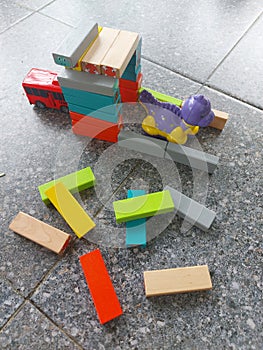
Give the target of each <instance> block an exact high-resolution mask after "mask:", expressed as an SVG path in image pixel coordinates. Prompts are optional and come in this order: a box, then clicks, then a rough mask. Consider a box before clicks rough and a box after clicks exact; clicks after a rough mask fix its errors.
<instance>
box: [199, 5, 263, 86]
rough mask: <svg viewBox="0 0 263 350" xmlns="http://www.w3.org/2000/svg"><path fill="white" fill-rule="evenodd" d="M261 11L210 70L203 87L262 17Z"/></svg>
mask: <svg viewBox="0 0 263 350" xmlns="http://www.w3.org/2000/svg"><path fill="white" fill-rule="evenodd" d="M262 14H263V11H261V13H260V14H259V15H258V16H257V17H256V18H255V19H254V21H253V22H252V23H251V24H250V25H249V27H248V28H247V29H246V30H245V31H244V32H243V34H242V35H241V36H240V38H239V39H238V40H237V41H236V43H235V44H234V45H233V46H232V48H231V49H230V50H229V51H228V52H227V53H226V54H225V56H224V57H223V58H222V59H221V61H220V62H219V63H218V64H217V66H216V67H215V68H214V69H213V70H212V72H211V73H210V74H209V75H208V77H207V78H206V80H205V82H204V83H203V85H205V84H206V82H207V81H208V80H209V79H210V78H211V77H212V75H213V74H214V73H215V72H216V70H217V69H218V68H219V67H220V66H221V64H222V63H224V61H225V60H226V59H227V57H228V56H229V55H230V54H231V53H232V52H233V50H234V49H235V48H236V47H237V45H238V44H239V43H240V41H241V40H242V39H243V38H244V37H246V35H247V34H248V32H249V31H250V29H251V28H252V27H253V26H254V25H255V24H256V23H257V22H258V21H259V19H260V17H261V16H262Z"/></svg>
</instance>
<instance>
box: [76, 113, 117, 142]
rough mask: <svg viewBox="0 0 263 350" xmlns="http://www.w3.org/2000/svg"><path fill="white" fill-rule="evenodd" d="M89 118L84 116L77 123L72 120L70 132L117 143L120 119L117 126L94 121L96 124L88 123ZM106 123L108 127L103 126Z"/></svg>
mask: <svg viewBox="0 0 263 350" xmlns="http://www.w3.org/2000/svg"><path fill="white" fill-rule="evenodd" d="M90 119H95V118H92V117H89V116H84V117H83V118H82V119H80V120H79V121H77V120H74V119H72V131H73V132H74V134H78V135H82V136H88V137H92V138H96V139H99V140H103V141H108V142H118V134H119V132H120V130H121V128H122V118H120V121H119V123H118V124H114V123H110V122H105V121H104V120H100V119H95V120H96V124H93V122H92V123H90ZM105 123H107V124H108V125H105Z"/></svg>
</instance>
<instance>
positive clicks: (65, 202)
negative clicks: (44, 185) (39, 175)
mask: <svg viewBox="0 0 263 350" xmlns="http://www.w3.org/2000/svg"><path fill="white" fill-rule="evenodd" d="M45 193H46V195H47V197H48V199H49V200H50V202H51V203H52V204H53V205H54V207H55V208H56V209H57V211H58V212H59V213H60V215H61V216H62V217H63V218H64V220H65V221H66V222H67V224H68V225H69V226H70V227H71V229H72V230H73V231H74V232H75V234H76V235H77V236H78V238H81V237H83V236H84V235H85V234H86V233H88V232H89V231H90V230H91V229H93V228H94V227H95V226H96V225H95V223H94V222H93V220H92V219H91V218H90V217H89V215H88V214H87V213H86V212H85V210H84V209H83V208H82V206H81V205H80V204H79V203H78V202H77V200H76V199H75V198H74V197H73V196H72V194H71V193H70V192H69V191H68V190H67V188H66V187H65V186H64V185H63V183H62V182H59V183H56V184H55V185H54V186H52V187H50V188H49V189H48V190H46V192H45Z"/></svg>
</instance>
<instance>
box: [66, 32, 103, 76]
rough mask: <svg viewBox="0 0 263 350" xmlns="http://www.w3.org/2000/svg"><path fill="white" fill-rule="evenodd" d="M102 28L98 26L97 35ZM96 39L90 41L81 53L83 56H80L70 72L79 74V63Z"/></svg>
mask: <svg viewBox="0 0 263 350" xmlns="http://www.w3.org/2000/svg"><path fill="white" fill-rule="evenodd" d="M102 29H103V28H102V27H101V26H98V35H99V33H100V32H101V31H102ZM96 39H97V36H96V37H95V38H94V39H93V40H92V41H91V43H90V44H89V46H88V47H87V48H86V49H85V51H84V52H83V54H82V55H81V56H80V58H79V60H78V62H77V63H76V65H75V66H74V68H72V70H76V71H78V72H81V70H82V69H81V62H82V60H83V57H84V56H85V55H86V53H87V52H88V50H89V49H90V48H91V46H92V45H93V44H94V41H95V40H96Z"/></svg>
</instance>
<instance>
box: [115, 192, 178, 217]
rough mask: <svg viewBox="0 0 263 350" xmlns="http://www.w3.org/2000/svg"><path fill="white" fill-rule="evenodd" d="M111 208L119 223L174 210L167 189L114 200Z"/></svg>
mask: <svg viewBox="0 0 263 350" xmlns="http://www.w3.org/2000/svg"><path fill="white" fill-rule="evenodd" d="M113 208H114V211H115V216H116V221H117V223H121V222H126V221H131V220H137V219H141V218H146V217H149V216H154V215H160V214H165V213H169V212H171V211H173V210H174V202H173V200H172V197H171V194H170V192H169V191H161V192H155V193H150V194H146V195H144V196H140V197H135V198H128V199H123V200H120V201H115V202H113Z"/></svg>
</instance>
